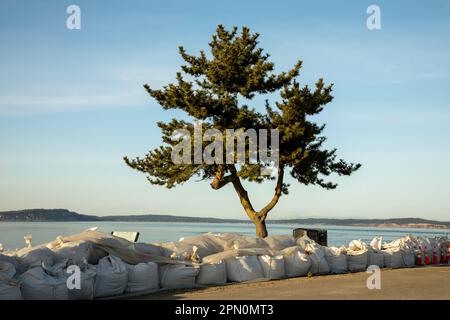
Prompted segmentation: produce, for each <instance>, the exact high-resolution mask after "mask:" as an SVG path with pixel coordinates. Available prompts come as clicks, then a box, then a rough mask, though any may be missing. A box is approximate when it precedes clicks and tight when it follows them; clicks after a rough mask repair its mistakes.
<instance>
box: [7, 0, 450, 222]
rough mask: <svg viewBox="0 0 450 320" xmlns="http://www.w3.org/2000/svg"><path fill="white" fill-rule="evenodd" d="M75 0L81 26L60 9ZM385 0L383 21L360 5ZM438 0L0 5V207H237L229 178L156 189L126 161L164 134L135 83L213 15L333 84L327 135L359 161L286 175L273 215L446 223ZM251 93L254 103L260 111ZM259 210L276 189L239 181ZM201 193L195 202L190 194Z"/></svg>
mask: <svg viewBox="0 0 450 320" xmlns="http://www.w3.org/2000/svg"><path fill="white" fill-rule="evenodd" d="M70 4H77V5H79V6H80V8H81V30H68V29H67V28H66V18H67V16H68V15H67V14H66V8H67V6H69V5H70ZM371 4H377V5H379V6H380V8H381V23H382V28H381V30H372V31H371V30H368V29H367V27H366V19H367V17H368V15H367V13H366V9H367V7H368V6H369V5H371ZM449 16H450V1H448V0H445V1H444V0H437V1H432V2H425V1H364V0H358V1H345V2H342V1H339V2H338V1H323V2H320V3H316V2H314V1H278V2H268V1H267V2H265V1H248V2H245V3H243V2H242V1H227V2H225V1H224V2H220V3H219V2H215V3H214V2H212V1H209V2H208V1H189V2H187V1H164V2H162V1H130V2H125V1H108V2H106V1H75V0H73V1H2V2H0V210H13V209H22V208H69V209H71V210H75V211H78V212H81V213H88V214H99V215H106V214H131V213H134V214H137V213H168V214H176V215H196V216H221V217H230V218H243V219H245V216H244V214H243V211H242V209H241V207H240V204H239V201H238V199H237V197H236V195H235V193H234V190H233V189H232V188H231V186H230V187H227V188H224V189H222V190H220V191H213V190H211V189H210V187H209V186H208V184H207V183H201V182H192V183H187V184H185V185H183V186H181V187H178V188H176V189H172V190H167V189H163V188H161V187H156V186H151V185H149V184H148V183H147V181H146V179H145V177H144V175H142V174H140V173H138V172H134V171H133V170H131V169H129V168H128V167H126V166H125V165H124V163H123V161H122V157H123V156H124V155H129V156H138V155H143V154H145V153H146V152H147V151H148V150H150V149H152V148H154V147H156V146H158V145H159V143H160V132H159V130H158V128H157V127H156V122H157V121H159V120H168V119H170V118H172V117H177V116H178V117H179V116H182V115H181V114H180V113H179V112H174V111H163V110H161V108H159V107H158V105H157V104H156V103H155V101H153V100H152V99H151V98H150V97H148V96H147V95H146V93H145V92H144V90H143V88H142V84H143V83H149V84H150V85H152V86H153V87H161V86H162V85H164V84H167V83H168V82H170V81H172V80H173V79H174V75H175V72H176V71H178V70H179V66H180V64H181V59H180V58H179V56H178V54H177V47H178V46H179V45H183V46H184V47H185V48H186V49H187V50H188V52H189V53H196V52H198V51H199V50H200V49H206V47H207V43H208V42H209V40H210V37H211V35H212V34H213V33H214V30H215V27H216V26H217V25H218V24H224V25H225V26H226V27H231V26H233V25H236V26H243V25H246V26H249V27H250V28H251V30H252V31H255V32H259V33H260V34H261V37H260V45H261V47H263V48H264V49H265V50H266V51H267V52H268V53H270V54H271V58H272V60H273V61H274V62H275V64H276V69H277V70H280V71H281V70H286V69H288V68H290V67H291V66H293V64H294V63H295V62H296V61H297V60H298V59H301V60H303V66H304V67H303V69H302V71H301V77H300V78H299V80H300V82H301V83H303V84H313V83H314V82H315V80H316V79H318V78H319V77H323V78H324V79H325V81H326V82H333V83H334V84H335V86H334V96H335V99H334V101H333V102H332V103H331V104H329V105H328V106H327V108H326V109H325V111H324V112H323V114H322V115H320V117H319V120H320V121H321V122H325V123H327V129H326V131H325V135H327V136H328V138H329V140H328V146H329V147H337V148H338V150H339V155H340V156H341V157H343V158H344V159H347V160H351V161H356V162H361V163H362V164H363V167H362V169H361V170H360V171H359V172H357V173H356V174H355V175H354V176H352V177H349V178H342V179H336V181H337V182H338V183H339V187H338V189H336V190H333V191H325V190H321V189H320V188H318V187H305V186H301V185H299V184H296V183H295V182H293V181H291V182H292V183H291V184H292V187H291V191H290V195H289V196H287V197H283V198H282V199H281V200H280V202H279V204H278V205H277V207H275V209H274V210H273V211H272V213H271V215H270V217H271V218H296V217H367V218H387V217H411V216H415V217H423V218H435V219H441V220H450V197H449V196H448V195H449V194H450V192H449V191H450V190H449V189H450V187H449V186H448V181H449V180H450V172H449V166H448V164H449V163H450V148H449V147H450V105H449V99H448V96H449V92H450V59H448V57H449V53H450V37H449V34H450V19H449V18H448V17H449ZM260 102H261V99H259V100H258V99H256V100H255V105H254V107H257V108H260V107H261V104H260ZM247 186H248V190H249V193H250V196H251V197H252V199H253V201H254V204H255V206H256V207H260V206H262V205H264V204H265V203H266V202H267V201H269V199H270V198H271V196H272V192H273V191H272V190H273V186H272V185H271V184H270V183H266V184H263V185H257V186H252V185H247ZM200 199H201V200H200Z"/></svg>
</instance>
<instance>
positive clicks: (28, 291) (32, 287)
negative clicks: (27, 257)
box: [20, 267, 68, 300]
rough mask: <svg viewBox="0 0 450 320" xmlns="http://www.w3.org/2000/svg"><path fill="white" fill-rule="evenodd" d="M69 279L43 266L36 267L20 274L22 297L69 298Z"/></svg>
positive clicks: (35, 298)
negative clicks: (53, 273) (56, 274)
mask: <svg viewBox="0 0 450 320" xmlns="http://www.w3.org/2000/svg"><path fill="white" fill-rule="evenodd" d="M66 282H67V279H66V277H64V276H53V275H50V274H48V273H47V272H46V271H45V270H44V269H43V268H41V267H34V268H31V269H29V270H28V271H26V272H25V273H23V274H22V275H21V276H20V283H21V289H22V297H23V299H25V300H67V299H68V290H67V283H66Z"/></svg>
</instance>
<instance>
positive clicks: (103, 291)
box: [94, 255, 128, 298]
mask: <svg viewBox="0 0 450 320" xmlns="http://www.w3.org/2000/svg"><path fill="white" fill-rule="evenodd" d="M127 283H128V273H127V268H126V265H125V263H124V262H122V260H121V259H120V258H119V257H115V256H112V255H109V256H107V257H104V258H102V259H100V261H99V262H98V266H97V276H96V278H95V289H94V297H95V298H100V297H110V296H116V295H120V294H122V293H124V292H125V289H126V287H127Z"/></svg>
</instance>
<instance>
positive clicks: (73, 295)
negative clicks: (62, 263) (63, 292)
mask: <svg viewBox="0 0 450 320" xmlns="http://www.w3.org/2000/svg"><path fill="white" fill-rule="evenodd" d="M79 268H80V288H79V289H77V288H73V289H71V288H69V289H68V290H69V299H70V300H92V299H94V290H95V277H96V275H97V267H96V266H93V265H88V264H84V265H81V266H79ZM65 273H66V275H67V277H70V276H71V275H72V274H73V273H69V272H67V269H66V270H65Z"/></svg>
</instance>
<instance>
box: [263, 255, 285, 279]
mask: <svg viewBox="0 0 450 320" xmlns="http://www.w3.org/2000/svg"><path fill="white" fill-rule="evenodd" d="M258 260H259V263H260V264H261V267H262V270H263V274H264V278H266V279H281V278H284V277H285V276H286V270H285V268H284V257H283V256H282V255H278V256H269V255H264V256H258Z"/></svg>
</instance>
